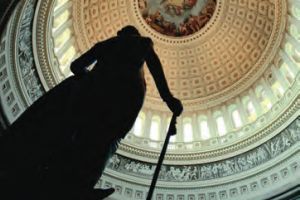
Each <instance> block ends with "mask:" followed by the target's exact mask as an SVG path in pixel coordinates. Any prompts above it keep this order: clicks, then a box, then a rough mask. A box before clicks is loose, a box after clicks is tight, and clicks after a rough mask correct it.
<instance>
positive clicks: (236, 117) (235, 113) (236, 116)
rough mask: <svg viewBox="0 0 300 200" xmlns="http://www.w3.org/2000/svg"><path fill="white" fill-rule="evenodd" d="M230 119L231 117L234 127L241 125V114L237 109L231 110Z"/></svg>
mask: <svg viewBox="0 0 300 200" xmlns="http://www.w3.org/2000/svg"><path fill="white" fill-rule="evenodd" d="M232 119H233V123H234V126H235V128H239V127H241V126H242V120H241V116H240V113H239V111H238V110H235V111H233V112H232Z"/></svg>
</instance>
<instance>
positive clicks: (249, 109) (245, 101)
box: [243, 96, 257, 122]
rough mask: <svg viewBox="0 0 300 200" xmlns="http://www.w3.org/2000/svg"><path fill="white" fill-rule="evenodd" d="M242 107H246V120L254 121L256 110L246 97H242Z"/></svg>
mask: <svg viewBox="0 0 300 200" xmlns="http://www.w3.org/2000/svg"><path fill="white" fill-rule="evenodd" d="M243 105H244V106H245V107H246V112H247V115H248V120H249V121H250V122H253V121H255V120H256V117H257V115H256V110H255V107H254V104H253V102H252V101H250V98H249V97H248V96H246V97H244V98H243Z"/></svg>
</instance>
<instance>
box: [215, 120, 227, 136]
mask: <svg viewBox="0 0 300 200" xmlns="http://www.w3.org/2000/svg"><path fill="white" fill-rule="evenodd" d="M216 122H217V128H218V133H219V136H223V135H225V134H226V133H227V129H226V125H225V121H224V117H223V116H218V117H217V118H216Z"/></svg>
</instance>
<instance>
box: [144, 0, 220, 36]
mask: <svg viewBox="0 0 300 200" xmlns="http://www.w3.org/2000/svg"><path fill="white" fill-rule="evenodd" d="M216 5H217V1H216V0H161V1H158V2H157V1H152V0H139V9H140V12H141V14H142V16H143V18H144V19H145V21H146V23H147V24H148V25H149V26H151V27H152V28H153V29H154V30H156V31H157V32H159V33H162V34H164V35H168V36H174V37H180V36H187V35H191V34H194V33H196V32H197V31H199V30H200V29H202V28H203V27H204V26H205V25H206V24H207V23H208V21H209V20H210V19H211V18H212V16H213V13H214V12H215V9H216Z"/></svg>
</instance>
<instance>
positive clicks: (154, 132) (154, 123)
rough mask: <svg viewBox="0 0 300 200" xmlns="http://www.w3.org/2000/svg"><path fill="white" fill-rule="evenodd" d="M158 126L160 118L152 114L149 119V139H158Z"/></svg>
mask: <svg viewBox="0 0 300 200" xmlns="http://www.w3.org/2000/svg"><path fill="white" fill-rule="evenodd" d="M159 128H160V118H159V117H158V116H153V117H152V120H151V127H150V139H152V140H156V141H157V140H159Z"/></svg>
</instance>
